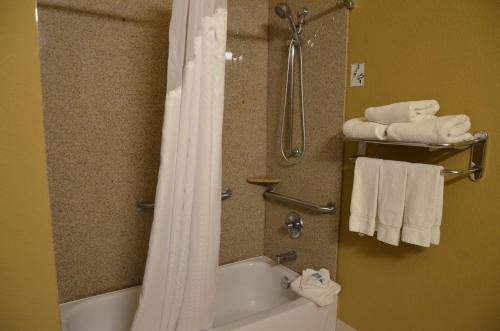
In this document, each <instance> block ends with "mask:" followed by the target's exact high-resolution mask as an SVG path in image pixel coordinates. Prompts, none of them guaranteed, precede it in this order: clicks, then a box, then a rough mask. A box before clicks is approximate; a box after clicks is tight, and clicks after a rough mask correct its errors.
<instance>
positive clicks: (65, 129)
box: [38, 0, 268, 302]
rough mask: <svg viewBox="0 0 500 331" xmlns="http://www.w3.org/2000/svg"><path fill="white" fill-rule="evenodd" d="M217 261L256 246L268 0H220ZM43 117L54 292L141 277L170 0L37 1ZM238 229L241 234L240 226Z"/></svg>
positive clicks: (93, 290) (260, 235)
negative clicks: (223, 57) (221, 195)
mask: <svg viewBox="0 0 500 331" xmlns="http://www.w3.org/2000/svg"><path fill="white" fill-rule="evenodd" d="M228 7H229V13H230V15H229V26H228V29H229V36H228V49H229V50H231V51H233V53H234V54H235V55H237V56H242V59H241V61H234V62H231V63H228V65H227V74H226V86H227V87H226V106H225V118H224V142H223V144H224V145H223V147H224V151H223V152H224V155H223V158H224V161H223V162H224V167H223V171H224V178H223V185H224V186H227V187H231V188H232V189H233V191H234V196H233V198H231V199H229V200H226V201H225V202H224V204H223V217H222V243H221V252H220V257H221V263H226V262H229V261H233V260H238V259H244V258H248V257H252V256H258V255H262V254H263V252H264V201H263V200H262V198H261V195H260V191H259V190H258V188H256V187H253V186H251V185H248V184H246V182H245V178H246V177H247V175H253V174H255V173H259V174H261V173H264V172H265V169H266V164H265V160H266V153H265V150H266V99H267V15H268V3H267V1H260V2H255V1H252V0H245V1H241V0H238V1H237V0H230V1H228ZM38 15H39V39H40V57H41V69H42V90H43V91H42V92H43V99H44V121H45V129H46V141H47V158H48V172H49V190H50V200H51V209H52V219H53V231H54V246H55V255H56V266H57V275H58V286H59V299H60V301H61V302H66V301H69V300H74V299H78V298H82V297H86V296H91V295H95V294H98V293H103V292H107V291H110V290H114V289H119V288H124V287H128V286H131V285H135V284H138V283H140V282H141V280H142V275H143V272H144V264H145V262H146V255H147V248H148V239H149V231H150V226H151V221H152V213H150V212H139V211H137V209H136V207H135V203H136V202H137V201H138V200H140V199H141V198H144V199H146V200H149V201H151V200H153V198H154V194H155V187H156V178H157V171H158V165H159V153H160V142H161V127H162V121H163V110H164V100H165V84H166V63H167V56H168V54H167V50H168V39H167V37H168V27H169V20H170V15H171V1H165V0H147V1H139V2H138V1H131V0H128V1H117V0H105V1H88V0H87V1H84V0H79V1H70V0H42V1H39V2H38ZM242 233H243V234H244V235H241V234H242Z"/></svg>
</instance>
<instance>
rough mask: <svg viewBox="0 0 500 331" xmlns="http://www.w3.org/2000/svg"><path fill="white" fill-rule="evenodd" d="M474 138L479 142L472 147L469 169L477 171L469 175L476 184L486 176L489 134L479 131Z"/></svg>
mask: <svg viewBox="0 0 500 331" xmlns="http://www.w3.org/2000/svg"><path fill="white" fill-rule="evenodd" d="M474 138H476V139H478V140H479V141H478V142H477V143H475V144H474V145H472V146H471V150H470V161H469V169H477V170H476V171H474V172H471V173H470V174H469V178H470V180H472V181H473V182H476V181H478V180H480V179H481V178H482V177H483V175H484V169H485V166H486V145H487V144H488V133H487V132H486V131H483V130H482V131H478V132H476V133H474Z"/></svg>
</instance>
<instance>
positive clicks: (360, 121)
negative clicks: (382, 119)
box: [342, 117, 387, 140]
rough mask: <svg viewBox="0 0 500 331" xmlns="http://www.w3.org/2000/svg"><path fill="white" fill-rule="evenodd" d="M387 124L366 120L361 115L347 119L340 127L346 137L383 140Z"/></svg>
mask: <svg viewBox="0 0 500 331" xmlns="http://www.w3.org/2000/svg"><path fill="white" fill-rule="evenodd" d="M386 131H387V125H383V124H378V123H374V122H368V121H367V120H366V119H365V118H363V117H357V118H353V119H350V120H348V121H347V122H345V123H344V126H343V127H342V132H343V133H344V135H345V136H346V137H349V138H359V139H376V140H384V139H385V138H386Z"/></svg>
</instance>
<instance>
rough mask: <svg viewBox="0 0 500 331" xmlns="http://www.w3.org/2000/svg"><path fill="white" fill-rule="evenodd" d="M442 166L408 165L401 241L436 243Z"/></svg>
mask: <svg viewBox="0 0 500 331" xmlns="http://www.w3.org/2000/svg"><path fill="white" fill-rule="evenodd" d="M442 169H443V167H441V166H434V165H429V164H415V163H414V164H409V165H408V174H407V183H406V193H405V211H404V217H403V231H402V234H401V240H402V241H404V242H407V243H410V244H414V245H419V246H424V247H429V246H430V244H433V245H438V244H439V239H440V226H441V218H442V213H443V188H444V177H443V175H441V170H442Z"/></svg>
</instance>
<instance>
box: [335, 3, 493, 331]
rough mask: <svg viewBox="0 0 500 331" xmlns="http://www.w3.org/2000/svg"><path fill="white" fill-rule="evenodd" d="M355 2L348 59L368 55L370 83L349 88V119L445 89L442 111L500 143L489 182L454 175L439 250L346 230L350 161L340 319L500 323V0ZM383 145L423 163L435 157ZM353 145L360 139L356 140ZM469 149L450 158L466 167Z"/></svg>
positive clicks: (443, 326) (435, 326) (395, 326)
mask: <svg viewBox="0 0 500 331" xmlns="http://www.w3.org/2000/svg"><path fill="white" fill-rule="evenodd" d="M357 5H358V6H357V8H356V9H354V10H353V11H352V12H351V16H350V24H349V29H350V31H349V63H359V62H361V63H362V62H364V63H366V86H365V87H364V88H349V90H348V94H347V110H346V118H352V117H356V116H361V115H362V113H363V110H364V108H365V107H367V106H370V105H380V104H386V103H391V102H395V101H400V100H411V99H423V98H435V99H437V100H439V101H440V103H441V107H442V108H441V109H442V114H453V113H466V114H467V115H469V116H470V117H471V118H472V123H473V129H475V130H477V129H486V130H488V132H489V134H490V137H491V141H490V144H489V149H488V152H489V155H488V163H487V169H486V176H485V177H484V178H483V179H482V180H481V181H480V182H478V183H472V182H470V181H469V180H468V179H466V178H464V179H461V180H452V181H449V180H448V182H447V185H446V187H445V208H444V219H443V225H442V228H441V230H442V238H441V244H440V245H439V246H436V247H432V248H418V247H415V246H411V245H406V244H402V245H401V246H399V247H392V246H389V245H387V244H384V243H381V242H378V241H376V240H375V239H374V238H368V237H364V238H361V237H358V236H357V235H356V234H353V233H349V232H348V216H349V215H348V214H349V204H350V194H351V187H352V165H350V164H349V162H348V161H346V164H345V166H344V184H343V203H342V211H343V213H342V214H343V215H342V223H341V238H340V253H339V266H338V280H339V282H340V283H341V284H342V285H343V292H342V294H341V297H340V307H339V318H340V319H342V320H344V321H345V322H347V323H348V324H350V325H352V326H353V327H355V328H357V329H358V330H360V331H376V330H381V331H382V330H383V331H391V330H398V331H409V330H425V331H430V330H440V331H442V330H453V331H459V330H468V331H469V330H481V331H487V330H500V1H498V0H480V1H456V0H441V1H434V0H432V1H431V0H421V1H415V0H411V1H410V0H384V1H373V0H371V1H369V0H359V1H357ZM384 148H388V149H389V154H392V155H389V156H395V154H397V153H399V156H400V157H402V158H403V159H404V158H409V159H412V160H416V159H420V160H421V161H422V162H432V160H434V157H433V156H431V155H435V154H429V153H427V152H418V153H413V151H415V149H413V150H410V148H404V149H400V148H399V149H394V148H392V150H391V148H389V147H384ZM386 151H387V150H386ZM378 152H380V151H377V153H378ZM350 153H355V148H354V147H353V145H352V144H347V147H346V150H345V156H348V155H349V154H350ZM372 153H373V150H372ZM466 154H467V153H464V154H463V155H459V156H455V157H453V158H452V159H451V160H446V162H445V163H444V164H446V165H448V166H454V167H456V168H460V167H466V165H467V155H466ZM372 155H379V154H372ZM438 155H439V154H438Z"/></svg>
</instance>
